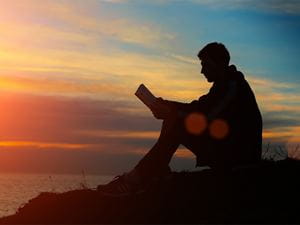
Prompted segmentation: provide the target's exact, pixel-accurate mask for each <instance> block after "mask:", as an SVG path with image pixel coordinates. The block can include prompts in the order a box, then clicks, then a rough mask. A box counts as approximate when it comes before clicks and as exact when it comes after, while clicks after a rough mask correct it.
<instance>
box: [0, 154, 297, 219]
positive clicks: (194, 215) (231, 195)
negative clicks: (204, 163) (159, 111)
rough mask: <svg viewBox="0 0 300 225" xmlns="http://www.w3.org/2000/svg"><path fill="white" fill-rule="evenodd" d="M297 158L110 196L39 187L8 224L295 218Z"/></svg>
mask: <svg viewBox="0 0 300 225" xmlns="http://www.w3.org/2000/svg"><path fill="white" fill-rule="evenodd" d="M299 175H300V162H299V161H294V160H284V161H278V162H262V163H261V166H259V167H258V168H248V169H239V170H237V171H234V172H232V173H231V174H227V175H217V174H215V173H214V172H212V171H210V170H206V171H202V172H193V173H192V172H180V173H174V174H173V175H172V177H171V178H169V179H166V180H163V181H161V182H159V183H157V184H155V185H153V187H151V188H150V189H149V191H147V192H146V193H144V194H140V195H136V196H128V197H120V198H113V197H107V196H103V195H102V194H101V193H99V192H97V191H95V190H77V191H69V192H66V193H62V194H55V193H41V194H40V195H39V196H38V197H36V198H34V199H32V200H31V201H30V202H29V203H28V204H26V205H25V206H24V207H22V208H20V209H19V210H18V212H17V213H16V214H15V215H12V216H9V217H5V218H2V219H0V223H2V224H3V223H8V224H22V223H29V224H34V223H36V224H46V223H51V224H55V223H56V224H63V223H69V224H71V223H81V224H83V223H94V224H95V223H119V224H120V223H139V224H145V223H152V224H153V223H177V224H178V223H198V224H199V223H219V224H220V223H252V224H253V223H272V224H274V223H281V224H282V223H297V224H300V214H299V204H300V185H299V183H300V182H299V178H300V176H299Z"/></svg>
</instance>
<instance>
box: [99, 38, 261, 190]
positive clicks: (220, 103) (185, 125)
mask: <svg viewBox="0 0 300 225" xmlns="http://www.w3.org/2000/svg"><path fill="white" fill-rule="evenodd" d="M198 58H199V59H200V60H201V65H202V70H201V73H202V74H203V75H204V76H205V78H206V79H207V81H208V82H210V83H213V85H212V87H211V89H210V90H209V92H208V93H207V94H206V95H203V96H201V97H200V98H199V99H198V100H194V101H192V102H191V103H180V102H174V101H168V100H164V99H162V98H157V101H156V104H154V105H153V107H151V110H152V113H153V115H154V117H155V118H157V119H162V120H163V123H162V128H161V133H160V137H159V139H158V141H157V142H156V144H155V145H154V146H153V147H152V149H151V150H150V151H149V152H148V153H147V154H146V155H145V156H144V157H143V158H142V160H141V161H140V162H139V163H138V164H137V165H136V166H135V168H134V169H133V170H132V171H130V172H129V173H125V174H124V175H122V176H118V177H116V179H115V180H113V181H111V182H110V183H108V184H107V185H104V186H102V187H99V190H100V191H102V192H103V193H106V194H111V195H117V196H121V195H127V194H131V193H137V192H139V191H143V190H144V189H145V187H146V186H147V184H148V183H149V182H151V181H152V180H153V179H155V178H159V177H163V176H165V175H167V174H168V173H169V172H170V169H169V166H168V164H169V162H170V160H171V158H172V156H173V154H174V153H175V151H176V150H177V148H178V146H179V145H180V144H182V145H184V146H185V147H186V148H188V149H189V150H191V151H192V152H193V153H194V154H195V155H196V157H197V164H196V166H209V167H211V168H212V169H214V170H216V171H222V172H225V171H230V170H231V169H232V168H234V167H238V166H244V165H249V164H250V165H251V164H255V163H257V162H259V160H260V158H261V145H262V118H261V114H260V111H259V108H258V105H257V103H256V100H255V96H254V94H253V92H252V90H251V88H250V86H249V84H248V83H247V81H246V80H245V79H244V75H243V74H242V73H241V72H239V71H237V70H236V67H235V66H234V65H230V66H229V61H230V55H229V52H228V50H227V49H226V48H225V46H224V45H223V44H221V43H217V42H213V43H209V44H207V45H206V46H205V47H204V48H203V49H201V50H200V51H199V53H198ZM166 108H167V110H166Z"/></svg>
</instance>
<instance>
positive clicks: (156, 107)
mask: <svg viewBox="0 0 300 225" xmlns="http://www.w3.org/2000/svg"><path fill="white" fill-rule="evenodd" d="M151 111H152V113H153V115H154V117H155V118H156V119H166V118H167V117H168V116H169V114H170V112H171V109H170V108H169V107H168V106H167V104H166V102H165V100H163V99H162V98H156V101H155V103H154V104H153V105H152V106H151Z"/></svg>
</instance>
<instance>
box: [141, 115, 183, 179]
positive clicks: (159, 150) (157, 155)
mask: <svg viewBox="0 0 300 225" xmlns="http://www.w3.org/2000/svg"><path fill="white" fill-rule="evenodd" d="M182 128H183V127H182V121H181V120H179V119H178V118H177V117H175V116H173V117H170V118H168V119H165V120H164V121H163V123H162V128H161V132H160V136H159V139H158V141H157V142H156V143H155V145H154V146H153V147H152V148H151V150H150V151H149V152H148V153H147V154H146V155H145V156H144V157H143V158H142V159H141V161H140V162H139V163H138V164H137V165H136V167H135V171H137V173H138V174H139V175H140V176H141V178H142V179H143V178H144V179H147V178H149V177H153V176H159V175H163V174H164V173H165V172H168V170H169V166H168V165H169V162H170V161H171V158H172V156H173V154H174V153H175V152H176V150H177V148H178V146H179V144H180V136H181V134H180V133H181V131H182Z"/></svg>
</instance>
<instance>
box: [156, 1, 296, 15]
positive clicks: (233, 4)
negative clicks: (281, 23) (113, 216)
mask: <svg viewBox="0 0 300 225" xmlns="http://www.w3.org/2000/svg"><path fill="white" fill-rule="evenodd" d="M175 1H176V2H183V1H182V0H175ZM189 1H190V2H192V3H195V4H200V5H204V6H209V7H214V8H225V9H251V10H264V11H270V12H277V13H288V14H299V13H300V2H299V1H298V0H267V1H261V0H226V1H223V0H189ZM157 2H160V3H162V2H168V3H171V2H174V1H172V0H157Z"/></svg>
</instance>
